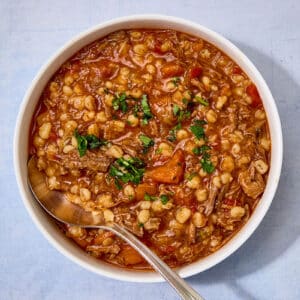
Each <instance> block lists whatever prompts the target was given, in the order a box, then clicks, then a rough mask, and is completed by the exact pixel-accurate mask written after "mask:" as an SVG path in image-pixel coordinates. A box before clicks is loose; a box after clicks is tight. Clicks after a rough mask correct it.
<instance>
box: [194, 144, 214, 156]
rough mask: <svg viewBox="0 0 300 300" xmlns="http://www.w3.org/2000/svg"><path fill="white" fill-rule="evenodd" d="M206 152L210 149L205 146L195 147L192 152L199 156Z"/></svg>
mask: <svg viewBox="0 0 300 300" xmlns="http://www.w3.org/2000/svg"><path fill="white" fill-rule="evenodd" d="M207 150H210V147H209V146H207V145H202V146H200V147H195V148H194V149H193V150H192V151H193V153H194V154H195V155H201V154H203V153H205V152H206V151H207Z"/></svg>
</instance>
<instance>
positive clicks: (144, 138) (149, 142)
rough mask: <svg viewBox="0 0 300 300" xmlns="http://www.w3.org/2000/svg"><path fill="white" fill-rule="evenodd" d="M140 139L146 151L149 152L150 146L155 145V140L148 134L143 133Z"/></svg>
mask: <svg viewBox="0 0 300 300" xmlns="http://www.w3.org/2000/svg"><path fill="white" fill-rule="evenodd" d="M139 140H140V141H141V142H142V143H143V146H144V151H143V152H144V153H147V151H148V150H149V148H150V147H152V146H154V141H153V140H152V139H151V138H149V137H148V136H146V135H144V134H141V135H140V136H139Z"/></svg>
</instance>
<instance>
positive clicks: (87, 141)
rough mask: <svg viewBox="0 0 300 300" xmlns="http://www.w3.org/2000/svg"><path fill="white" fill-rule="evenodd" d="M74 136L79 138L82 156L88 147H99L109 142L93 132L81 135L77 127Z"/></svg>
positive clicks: (79, 148)
mask: <svg viewBox="0 0 300 300" xmlns="http://www.w3.org/2000/svg"><path fill="white" fill-rule="evenodd" d="M74 136H75V137H76V140H77V144H78V146H77V149H78V152H79V156H80V157H82V156H84V155H85V153H86V151H87V150H88V149H97V148H99V147H101V146H104V145H106V144H107V142H106V141H105V140H101V139H99V138H97V137H96V136H95V135H93V134H88V135H81V134H79V132H78V130H77V129H75V132H74Z"/></svg>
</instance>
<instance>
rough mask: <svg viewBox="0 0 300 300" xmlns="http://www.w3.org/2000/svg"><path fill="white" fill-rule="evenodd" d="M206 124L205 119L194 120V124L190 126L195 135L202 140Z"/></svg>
mask: <svg viewBox="0 0 300 300" xmlns="http://www.w3.org/2000/svg"><path fill="white" fill-rule="evenodd" d="M205 124H206V121H204V120H194V124H193V125H192V126H190V130H191V132H192V133H193V134H194V135H195V137H196V138H197V139H198V140H200V139H204V138H205V132H204V127H203V125H205Z"/></svg>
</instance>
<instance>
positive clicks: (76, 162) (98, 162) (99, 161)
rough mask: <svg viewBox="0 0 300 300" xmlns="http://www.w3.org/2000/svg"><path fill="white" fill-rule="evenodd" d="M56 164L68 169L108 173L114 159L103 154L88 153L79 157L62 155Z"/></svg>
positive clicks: (73, 154)
mask: <svg viewBox="0 0 300 300" xmlns="http://www.w3.org/2000/svg"><path fill="white" fill-rule="evenodd" d="M56 162H57V163H58V164H60V165H62V166H63V167H64V168H66V169H69V170H70V169H88V170H91V171H97V172H106V171H107V169H108V167H109V165H110V163H111V162H112V159H111V158H109V157H108V156H106V155H104V154H103V153H101V152H99V151H98V152H97V153H94V152H92V151H87V152H86V155H85V156H83V157H79V155H78V153H75V152H74V153H72V154H70V153H69V154H62V155H60V157H59V159H58V160H56Z"/></svg>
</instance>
